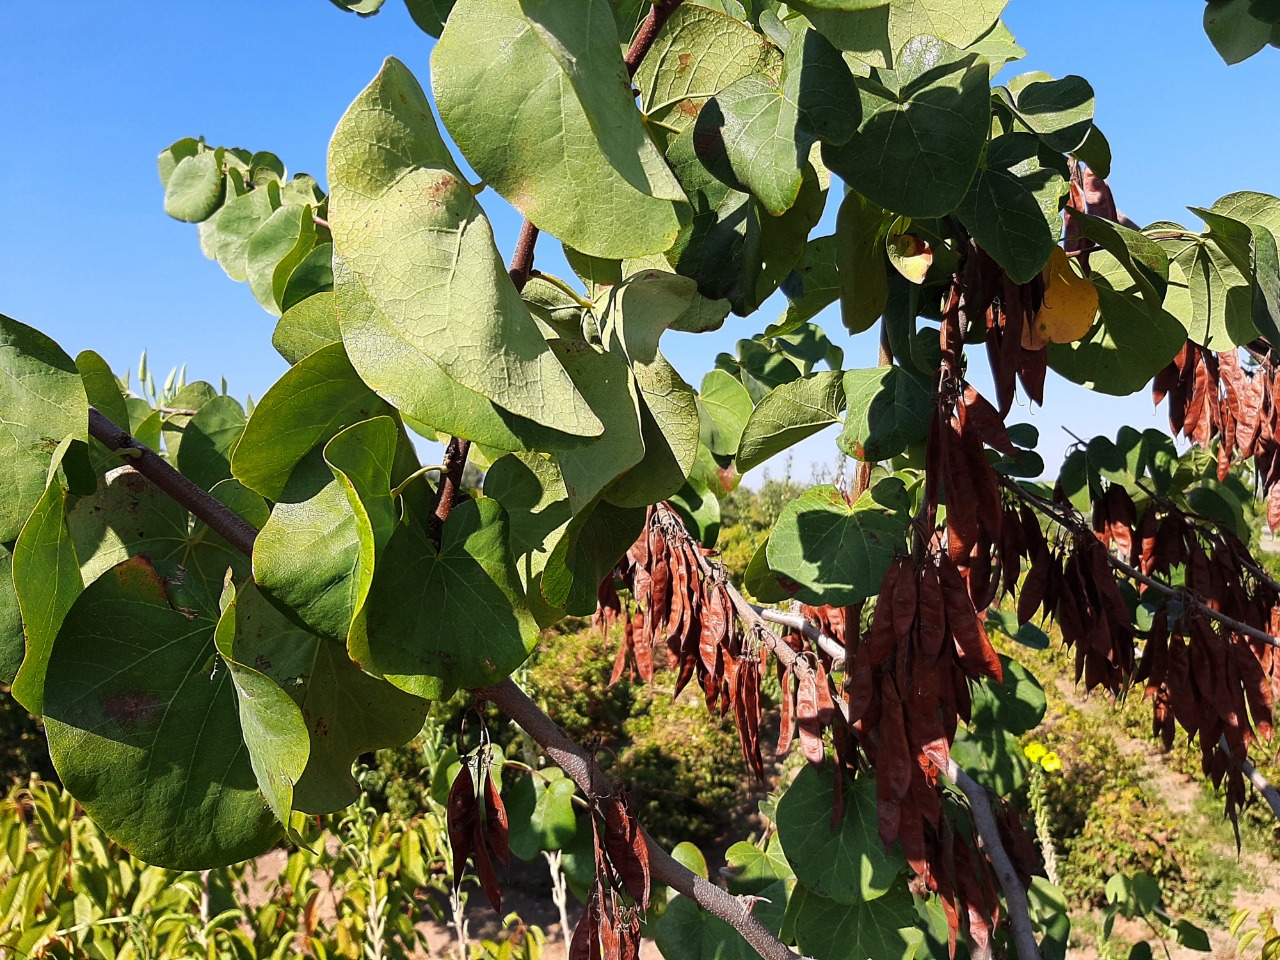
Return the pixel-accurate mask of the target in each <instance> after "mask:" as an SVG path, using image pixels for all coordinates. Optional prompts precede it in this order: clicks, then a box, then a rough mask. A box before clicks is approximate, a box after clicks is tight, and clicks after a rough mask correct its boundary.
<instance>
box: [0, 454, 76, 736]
mask: <svg viewBox="0 0 1280 960" xmlns="http://www.w3.org/2000/svg"><path fill="white" fill-rule="evenodd" d="M66 505H67V492H66V490H65V489H64V488H63V486H62V484H61V483H59V482H58V481H57V479H56V478H55V479H54V480H53V482H52V483H50V484H49V485H48V486H47V487H46V488H45V491H44V494H43V495H42V496H41V497H40V499H39V501H37V503H36V506H35V509H34V510H33V511H32V512H31V516H30V518H28V520H27V522H26V523H25V524H24V525H23V527H22V532H21V533H20V534H19V535H18V541H17V543H15V544H14V546H13V556H12V579H11V580H10V583H11V584H12V587H11V589H13V590H14V594H15V596H14V599H15V600H16V603H17V606H18V608H19V610H20V611H21V614H22V619H21V621H20V623H19V633H18V644H17V649H16V651H15V650H9V652H8V653H7V656H6V661H7V662H8V663H12V665H13V667H14V669H15V672H16V678H15V673H9V672H8V670H7V669H6V674H5V675H6V679H7V680H10V681H12V683H13V696H14V699H16V700H17V701H18V702H19V703H20V704H22V705H23V706H24V707H26V709H27V710H28V711H29V712H31V713H33V714H35V715H36V716H39V715H40V714H42V713H43V712H44V688H45V672H46V668H47V665H48V663H49V654H50V651H51V650H52V649H53V643H54V640H55V638H56V637H57V636H58V629H59V628H60V627H61V626H62V621H63V618H64V617H66V615H67V611H68V610H70V609H71V605H72V604H73V603H75V600H76V597H78V596H79V595H80V592H81V591H82V590H83V589H84V580H83V579H82V578H81V576H80V561H79V559H78V558H77V556H76V548H75V545H74V544H73V543H72V540H71V534H70V532H69V531H68V530H67V522H66ZM6 553H7V551H6ZM6 566H9V564H6ZM5 572H6V573H9V572H10V571H9V570H6V571H5ZM23 628H25V631H26V649H25V653H24V651H23V644H22V631H23ZM15 653H16V657H14V654H15ZM19 664H20V666H19Z"/></svg>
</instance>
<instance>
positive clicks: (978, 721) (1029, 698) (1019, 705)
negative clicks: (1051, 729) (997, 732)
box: [972, 654, 1046, 736]
mask: <svg viewBox="0 0 1280 960" xmlns="http://www.w3.org/2000/svg"><path fill="white" fill-rule="evenodd" d="M1000 661H1001V663H1002V664H1003V665H1004V679H1003V680H1002V681H1001V682H1000V683H998V684H997V683H996V682H995V681H993V680H991V679H989V678H984V679H983V680H982V681H980V682H979V683H978V684H977V686H975V687H974V688H973V710H972V717H973V720H972V723H973V724H974V726H975V727H977V728H978V729H982V730H989V729H1002V730H1007V731H1009V732H1010V733H1012V734H1014V735H1015V736H1017V735H1021V734H1024V733H1027V732H1028V731H1031V730H1034V729H1035V728H1036V727H1037V726H1039V725H1040V721H1041V720H1043V719H1044V711H1045V705H1046V700H1045V695H1044V688H1043V687H1041V686H1040V681H1038V680H1037V679H1036V678H1035V677H1034V676H1032V674H1031V672H1030V671H1029V670H1027V668H1026V667H1024V666H1023V665H1022V664H1020V663H1018V661H1016V660H1013V659H1010V658H1009V657H1006V656H1004V655H1003V654H1001V656H1000Z"/></svg>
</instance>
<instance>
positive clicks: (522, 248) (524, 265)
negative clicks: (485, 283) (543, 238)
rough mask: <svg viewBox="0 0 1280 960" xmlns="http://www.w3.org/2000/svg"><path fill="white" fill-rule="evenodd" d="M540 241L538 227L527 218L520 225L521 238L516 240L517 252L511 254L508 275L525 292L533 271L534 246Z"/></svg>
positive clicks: (517, 288)
mask: <svg viewBox="0 0 1280 960" xmlns="http://www.w3.org/2000/svg"><path fill="white" fill-rule="evenodd" d="M537 243H538V228H537V227H535V226H534V225H533V222H532V221H530V220H526V221H525V222H524V225H523V226H521V227H520V238H519V239H518V240H516V252H515V253H513V254H512V255H511V266H510V267H508V268H507V275H508V276H509V277H511V282H512V283H514V284H515V285H516V290H518V291H520V292H523V291H524V287H525V284H527V283H528V282H529V276H530V274H532V273H533V248H534V247H535V246H536V245H537Z"/></svg>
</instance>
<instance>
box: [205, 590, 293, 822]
mask: <svg viewBox="0 0 1280 960" xmlns="http://www.w3.org/2000/svg"><path fill="white" fill-rule="evenodd" d="M225 596H226V598H227V599H228V601H229V602H228V603H227V606H226V607H225V609H224V610H223V611H222V616H221V617H220V618H219V619H218V625H217V627H216V628H215V629H214V643H215V645H216V647H217V649H218V653H219V654H220V655H221V657H222V663H223V664H225V665H226V667H227V669H228V670H229V671H230V673H231V681H232V683H233V684H234V687H235V694H236V696H235V700H236V710H237V714H238V716H239V719H240V733H241V736H242V737H243V738H244V743H245V746H246V747H247V749H248V751H249V764H250V766H251V767H252V768H253V773H254V776H255V777H256V778H257V780H258V786H259V787H261V789H262V794H263V796H264V797H265V798H266V801H267V806H269V807H270V808H271V812H272V813H274V814H275V816H276V819H277V820H279V821H280V823H281V824H282V825H284V826H285V827H288V824H289V814H290V813H291V812H292V811H293V788H294V785H295V784H296V783H297V782H298V780H299V779H300V778H301V777H302V771H303V770H305V769H306V767H307V755H308V754H309V753H310V752H311V741H310V737H308V735H307V721H306V719H305V718H304V717H303V716H302V711H301V710H300V709H298V705H297V704H296V703H294V702H293V700H292V699H290V697H289V695H288V694H287V693H285V691H284V690H282V689H281V688H280V687H279V686H278V685H277V684H276V683H275V682H274V681H272V680H271V678H270V677H268V676H266V675H265V674H263V673H261V672H260V671H258V670H256V669H254V668H253V667H251V666H249V664H248V663H247V662H246V661H247V660H248V656H247V651H240V659H237V657H236V654H237V651H236V650H235V640H236V626H237V623H236V621H237V619H238V613H237V610H238V605H237V602H236V601H237V597H236V595H235V588H234V587H231V586H228V588H227V591H226V595H225ZM258 656H259V657H260V658H264V659H265V654H264V652H263V651H258ZM258 662H262V661H261V660H259V661H258Z"/></svg>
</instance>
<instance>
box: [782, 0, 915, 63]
mask: <svg viewBox="0 0 1280 960" xmlns="http://www.w3.org/2000/svg"><path fill="white" fill-rule="evenodd" d="M787 6H788V7H790V8H792V9H794V10H796V11H797V12H799V13H801V14H803V15H804V17H805V19H807V20H808V21H809V22H810V23H812V24H813V26H814V28H815V29H817V30H818V31H819V32H820V33H821V34H822V35H823V36H825V37H826V38H827V39H828V40H830V41H831V43H832V44H833V45H835V47H836V48H837V49H839V50H842V51H844V52H845V53H846V55H847V56H846V59H848V58H853V60H855V61H858V62H860V63H861V64H865V66H864V67H863V68H862V69H863V70H864V71H865V70H867V69H868V68H870V67H887V66H890V65H892V63H893V53H894V50H895V49H897V48H896V47H894V46H893V45H892V44H891V43H890V41H889V18H890V16H891V15H892V11H891V8H890V7H889V6H888V5H884V6H879V7H872V8H870V9H864V10H832V9H827V8H824V7H823V6H822V5H821V2H819V3H810V2H807V0H794V2H792V3H788V4H787Z"/></svg>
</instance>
